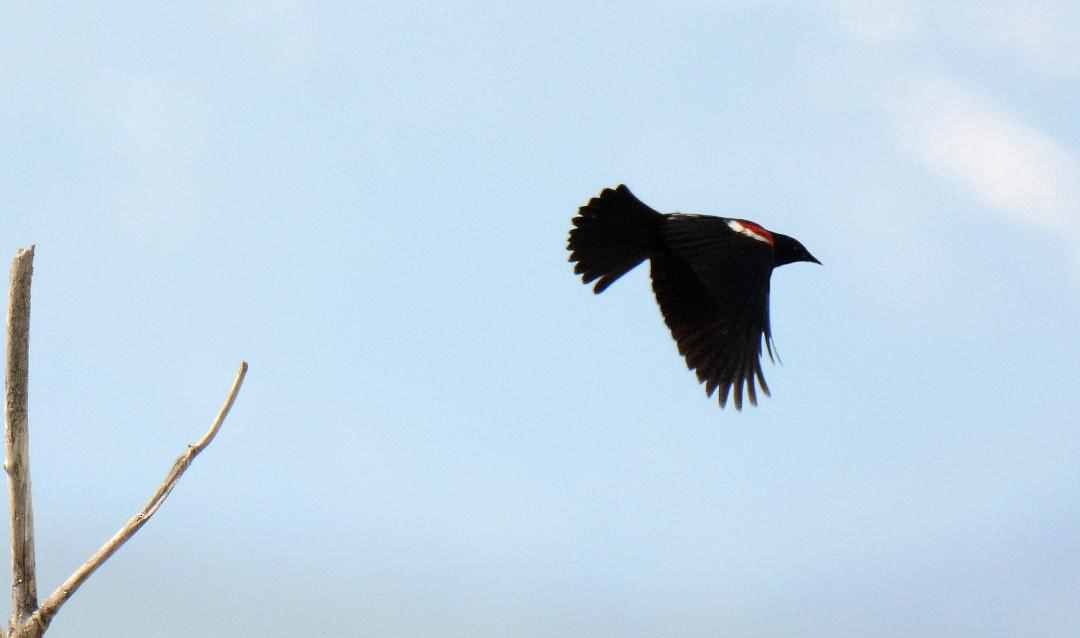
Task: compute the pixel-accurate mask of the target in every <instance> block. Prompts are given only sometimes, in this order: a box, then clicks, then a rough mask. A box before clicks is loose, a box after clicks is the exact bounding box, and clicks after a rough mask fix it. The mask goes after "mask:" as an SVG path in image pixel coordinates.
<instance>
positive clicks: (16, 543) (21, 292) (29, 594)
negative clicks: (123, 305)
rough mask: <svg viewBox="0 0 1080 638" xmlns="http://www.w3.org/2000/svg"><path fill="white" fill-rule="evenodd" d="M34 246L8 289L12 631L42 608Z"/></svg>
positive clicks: (21, 254)
mask: <svg viewBox="0 0 1080 638" xmlns="http://www.w3.org/2000/svg"><path fill="white" fill-rule="evenodd" d="M33 275H34V247H33V246H30V248H24V249H19V251H18V252H16V253H15V259H14V260H12V262H11V288H10V289H9V290H8V317H7V351H6V354H5V361H4V364H5V365H4V370H5V374H4V379H5V384H4V385H5V392H4V393H5V401H4V420H5V423H6V427H5V439H4V470H5V471H7V473H8V498H9V500H10V506H11V584H12V585H11V627H12V628H13V629H14V628H15V627H18V626H19V625H21V624H22V623H23V622H24V621H25V620H26V619H27V618H29V617H30V615H31V614H32V613H33V612H34V609H35V608H36V607H37V577H36V576H35V567H34V509H33V506H32V502H31V498H30V460H29V456H30V434H29V431H28V428H27V414H28V412H27V380H28V376H29V368H30V281H31V279H32V278H33Z"/></svg>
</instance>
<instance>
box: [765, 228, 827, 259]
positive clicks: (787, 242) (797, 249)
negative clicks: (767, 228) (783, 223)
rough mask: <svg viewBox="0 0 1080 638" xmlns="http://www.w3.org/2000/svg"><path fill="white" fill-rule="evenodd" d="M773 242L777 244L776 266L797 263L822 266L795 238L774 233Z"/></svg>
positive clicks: (775, 253)
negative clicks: (810, 263)
mask: <svg viewBox="0 0 1080 638" xmlns="http://www.w3.org/2000/svg"><path fill="white" fill-rule="evenodd" d="M772 235H773V240H774V241H775V242H776V243H775V249H774V250H775V252H774V255H775V265H776V266H783V265H784V264H793V263H795V262H797V261H809V262H813V263H815V264H818V265H820V264H821V262H820V261H818V260H817V257H814V256H813V255H811V254H810V251H809V250H807V249H806V247H805V246H803V245H802V244H800V243H799V240H798V239H795V238H794V237H788V236H787V235H781V234H780V233H773V234H772Z"/></svg>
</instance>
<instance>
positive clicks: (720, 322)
mask: <svg viewBox="0 0 1080 638" xmlns="http://www.w3.org/2000/svg"><path fill="white" fill-rule="evenodd" d="M729 221H730V220H727V219H723V218H719V217H706V216H698V215H671V216H669V217H668V218H667V219H666V221H665V223H664V225H663V227H662V237H663V243H664V246H665V249H666V250H665V251H663V252H662V253H661V254H659V255H655V256H653V258H652V283H653V292H654V293H655V294H656V300H657V301H658V302H659V304H660V310H661V312H662V313H663V315H664V321H665V322H666V323H667V326H668V328H669V329H670V330H671V335H672V336H673V337H674V338H675V343H676V344H677V345H678V348H679V354H681V355H682V356H683V357H684V358H685V359H686V365H687V367H689V368H690V369H691V370H694V371H695V372H696V373H697V377H698V381H699V382H701V383H704V384H705V392H706V394H707V395H709V396H712V393H713V392H714V391H715V390H717V389H719V391H720V393H719V399H720V405H721V406H724V405H726V404H727V399H728V396H729V394H731V390H732V388H734V395H733V396H734V403H735V409H736V410H741V409H742V403H743V388H744V387H745V389H746V395H747V398H748V399H749V401H750V403H751V405H757V392H756V389H755V381H756V383H757V385H759V386H760V387H761V390H762V391H763V392H764V393H765V394H766V395H768V394H769V386H768V384H767V383H765V377H764V375H763V374H762V371H761V342H762V338H763V337H764V340H765V343H766V346H767V347H768V349H769V356H770V358H772V345H771V341H772V335H771V331H770V328H769V279H770V276H771V274H772V267H773V253H772V251H773V248H772V245H771V244H770V243H769V242H767V241H764V240H763V239H762V238H755V237H753V236H751V235H748V234H746V233H745V232H741V231H736V230H734V229H733V227H732V226H731V225H729ZM736 227H737V226H736Z"/></svg>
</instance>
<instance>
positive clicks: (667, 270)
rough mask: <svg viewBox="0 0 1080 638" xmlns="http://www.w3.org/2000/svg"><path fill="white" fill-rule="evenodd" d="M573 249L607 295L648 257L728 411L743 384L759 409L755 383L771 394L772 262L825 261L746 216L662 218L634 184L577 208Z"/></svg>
mask: <svg viewBox="0 0 1080 638" xmlns="http://www.w3.org/2000/svg"><path fill="white" fill-rule="evenodd" d="M573 224H574V227H573V228H571V229H570V239H569V241H568V242H567V249H568V250H569V251H570V261H571V262H575V264H574V273H576V274H579V275H581V280H582V282H583V283H586V284H588V283H590V282H592V281H594V280H595V281H596V286H595V287H594V288H593V291H594V292H596V293H597V294H599V293H601V292H603V291H604V290H605V289H606V288H607V287H608V286H610V285H611V284H612V283H614V282H615V280H616V279H618V278H619V277H622V276H623V275H625V274H626V273H628V272H630V270H632V269H633V268H634V267H635V266H637V265H638V264H640V263H641V262H642V261H644V260H646V259H648V260H649V261H650V262H651V265H652V287H653V292H654V293H655V294H656V301H657V302H658V303H659V304H660V311H661V312H662V313H663V315H664V321H665V322H666V323H667V326H668V328H670V329H671V336H673V337H674V338H675V343H676V345H677V346H678V348H679V354H681V355H682V356H683V357H685V358H686V365H687V367H688V368H690V369H691V370H695V371H696V372H697V377H698V382H699V383H704V384H705V393H706V395H708V396H710V397H711V396H712V393H713V392H714V391H716V390H717V389H719V390H720V393H719V397H720V407H724V406H725V405H726V404H727V400H728V395H729V394H730V393H731V389H732V387H734V388H735V392H734V399H735V409H736V410H741V409H742V402H743V387H744V386H745V387H746V394H747V398H748V399H749V400H750V403H751V404H752V405H757V393H756V392H755V390H754V381H755V379H756V380H757V383H758V384H759V385H760V386H761V390H762V391H763V392H764V393H765V394H766V395H768V394H769V386H768V384H766V383H765V377H764V375H762V373H761V342H762V337H763V336H764V341H765V347H766V348H767V350H768V352H769V359H770V360H774V359H773V341H772V331H771V330H770V328H769V279H770V277H771V276H772V271H773V268H776V267H777V266H783V265H784V264H790V263H794V262H797V261H810V262H814V263H815V264H820V263H821V262H820V261H818V260H817V259H816V258H814V256H813V255H811V254H810V252H809V251H807V250H806V248H804V247H803V245H802V244H800V243H799V242H798V241H797V240H796V239H794V238H793V237H788V236H787V235H781V234H780V233H774V232H770V231H768V230H765V228H763V227H762V226H760V225H758V224H755V223H754V222H751V221H747V220H745V219H730V218H726V217H712V216H709V215H687V214H682V213H672V214H668V215H665V214H662V213H658V212H656V211H655V210H653V209H652V208H649V207H648V206H646V205H645V204H644V203H643V202H642V201H641V200H639V199H638V198H637V197H634V194H633V193H631V192H630V189H629V188H627V187H626V186H624V185H621V184H620V185H619V186H618V187H616V188H615V189H614V190H613V189H610V188H605V189H604V190H603V192H601V193H600V195H598V196H597V197H594V198H592V199H590V200H589V203H588V204H585V205H584V206H582V207H581V208H580V209H579V210H578V214H577V217H574V219H573Z"/></svg>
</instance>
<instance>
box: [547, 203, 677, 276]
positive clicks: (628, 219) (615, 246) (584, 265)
mask: <svg viewBox="0 0 1080 638" xmlns="http://www.w3.org/2000/svg"><path fill="white" fill-rule="evenodd" d="M663 218H664V216H663V215H661V214H660V213H658V212H656V211H655V210H653V209H651V208H649V207H648V206H646V205H645V204H644V203H642V201H641V200H639V199H638V198H637V197H634V194H633V193H631V192H630V189H629V188H627V187H626V186H624V185H622V184H620V185H619V186H618V187H617V188H615V189H614V190H613V189H610V188H605V189H604V190H603V192H601V193H600V194H599V195H598V196H596V197H594V198H592V199H590V200H589V203H587V204H585V205H584V206H582V207H581V208H580V209H578V214H577V217H575V218H574V219H573V224H574V227H573V228H571V229H570V239H569V241H568V242H567V245H566V247H567V249H568V250H569V251H570V261H571V262H575V263H574V273H576V274H578V275H581V281H582V282H583V283H586V284H587V283H590V282H592V281H594V280H598V281H596V286H595V287H594V288H593V291H594V292H595V293H597V294H600V293H601V292H603V291H604V290H605V289H606V288H607V287H608V286H610V285H611V284H612V283H614V282H615V280H616V279H618V278H619V277H622V276H623V275H625V274H626V273H628V272H630V271H631V270H633V268H634V267H635V266H637V265H638V264H640V263H641V262H642V261H644V260H645V259H646V258H647V257H649V255H650V254H651V253H652V252H653V251H654V250H655V249H656V248H657V247H658V244H659V241H660V222H661V220H663Z"/></svg>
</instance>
